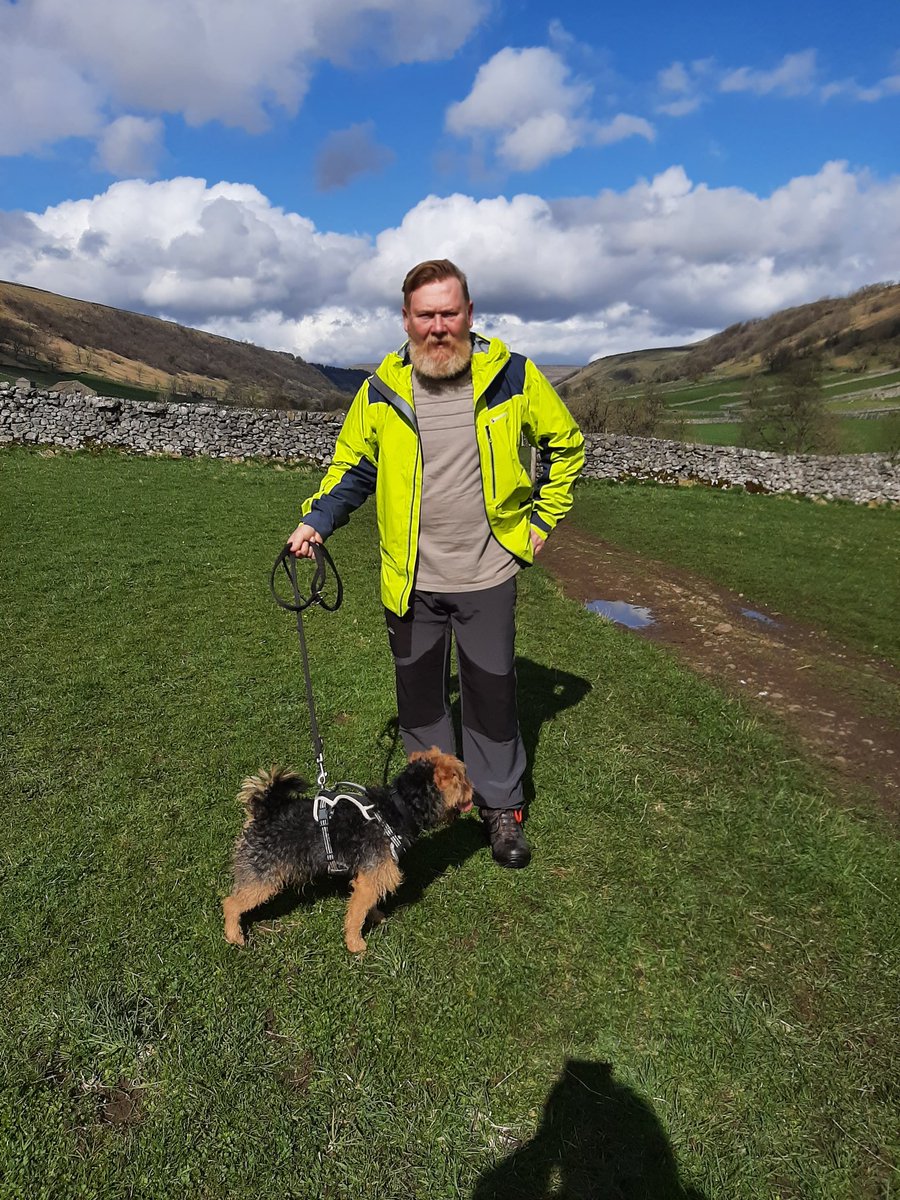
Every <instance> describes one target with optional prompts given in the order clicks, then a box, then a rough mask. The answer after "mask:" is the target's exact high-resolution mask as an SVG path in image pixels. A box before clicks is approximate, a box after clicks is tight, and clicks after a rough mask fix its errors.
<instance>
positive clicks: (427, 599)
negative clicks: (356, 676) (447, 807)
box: [385, 577, 525, 808]
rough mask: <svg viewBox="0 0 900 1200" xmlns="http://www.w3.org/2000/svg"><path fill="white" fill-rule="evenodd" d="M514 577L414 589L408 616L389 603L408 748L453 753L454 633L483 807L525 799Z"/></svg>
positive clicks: (468, 753)
mask: <svg viewBox="0 0 900 1200" xmlns="http://www.w3.org/2000/svg"><path fill="white" fill-rule="evenodd" d="M515 612H516V580H515V577H513V578H512V579H509V580H507V581H506V582H505V583H501V584H498V585H497V587H492V588H485V589H484V590H482V591H478V592H414V593H413V598H412V604H411V606H410V609H409V612H407V613H406V615H405V616H403V617H398V616H397V614H396V613H393V612H391V611H390V610H389V609H385V619H386V621H387V628H388V636H389V638H390V642H391V652H392V653H393V656H394V667H395V670H396V674H397V713H398V715H399V718H400V734H401V737H402V738H403V745H404V746H405V747H406V752H407V754H411V753H412V752H413V751H414V750H427V749H428V748H429V747H431V746H438V747H439V748H440V749H441V750H443V751H444V753H445V754H456V753H457V749H456V738H455V736H454V732H453V723H452V720H451V717H450V697H449V687H450V641H451V635H452V636H453V637H454V638H455V639H456V658H457V663H458V666H459V694H460V702H461V708H462V743H463V744H462V757H463V759H464V761H465V764H466V768H467V770H468V772H469V777H470V779H471V780H472V784H473V786H474V788H475V791H476V792H477V796H476V802H477V803H478V804H480V805H481V806H482V807H484V808H519V807H520V806H521V805H522V803H523V796H522V775H523V774H524V771H525V746H524V744H523V742H522V735H521V733H520V731H519V718H518V712H517V709H516V669H515V636H516V625H515Z"/></svg>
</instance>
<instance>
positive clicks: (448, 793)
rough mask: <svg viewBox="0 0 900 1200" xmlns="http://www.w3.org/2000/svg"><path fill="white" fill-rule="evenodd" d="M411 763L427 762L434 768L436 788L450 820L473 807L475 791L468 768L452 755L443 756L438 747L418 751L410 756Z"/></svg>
mask: <svg viewBox="0 0 900 1200" xmlns="http://www.w3.org/2000/svg"><path fill="white" fill-rule="evenodd" d="M409 761H410V762H411V763H414V762H427V763H429V764H430V765H431V766H432V767H433V768H434V786H435V787H436V788H437V790H438V791H439V792H440V794H441V798H442V799H443V801H444V811H445V814H446V816H447V817H448V818H450V817H455V816H457V815H458V814H459V813H465V812H468V811H469V809H470V808H471V807H472V797H473V795H474V789H473V787H472V782H471V780H470V779H469V776H468V775H467V774H466V768H465V765H464V764H463V763H461V762H460V760H459V759H458V758H455V757H454V756H453V755H452V754H443V753H442V752H441V751H440V750H439V749H438V748H437V746H432V747H431V749H430V750H416V751H414V752H413V753H412V754H411V755H410V756H409Z"/></svg>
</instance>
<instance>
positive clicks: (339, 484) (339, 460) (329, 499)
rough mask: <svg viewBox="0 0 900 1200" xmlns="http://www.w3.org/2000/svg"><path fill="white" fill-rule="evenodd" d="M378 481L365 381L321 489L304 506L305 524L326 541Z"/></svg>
mask: <svg viewBox="0 0 900 1200" xmlns="http://www.w3.org/2000/svg"><path fill="white" fill-rule="evenodd" d="M377 478H378V438H377V431H376V429H375V428H374V425H373V422H372V419H371V409H370V405H369V382H368V380H366V382H365V383H364V384H363V385H362V387H361V388H360V389H359V391H358V392H357V393H356V396H355V397H354V400H353V403H352V404H351V405H350V411H349V412H348V413H347V416H346V417H345V418H344V423H343V425H342V426H341V432H340V433H339V434H338V439H337V443H336V445H335V448H334V455H333V457H332V460H331V465H330V466H329V468H328V470H327V472H326V473H325V478H324V479H323V480H322V486H321V487H320V488H319V490H318V491H317V492H316V493H315V495H313V496H310V497H309V499H308V500H305V501H304V502H303V507H302V510H301V512H302V517H303V520H304V521H305V522H306V524H307V525H311V526H312V527H313V529H315V530H316V531H317V532H318V533H320V534H321V535H322V537H323V538H327V537H328V536H329V535H330V534H331V533H333V532H334V530H335V529H338V528H340V526H341V525H346V524H347V521H348V520H349V519H350V514H351V513H352V512H353V511H354V510H355V509H357V508H359V506H360V505H361V504H362V503H364V501H366V500H367V499H368V498H369V496H371V495H372V493H373V492H374V491H375V481H376V479H377Z"/></svg>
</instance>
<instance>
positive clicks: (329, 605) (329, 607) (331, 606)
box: [269, 542, 344, 613]
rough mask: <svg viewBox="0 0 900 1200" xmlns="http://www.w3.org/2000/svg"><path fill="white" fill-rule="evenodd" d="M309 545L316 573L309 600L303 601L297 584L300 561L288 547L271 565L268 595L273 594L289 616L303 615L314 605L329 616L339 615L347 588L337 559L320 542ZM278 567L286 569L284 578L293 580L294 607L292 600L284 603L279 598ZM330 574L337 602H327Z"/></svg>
mask: <svg viewBox="0 0 900 1200" xmlns="http://www.w3.org/2000/svg"><path fill="white" fill-rule="evenodd" d="M310 545H311V546H312V549H313V557H314V558H315V561H316V569H315V571H314V572H313V577H312V580H311V581H310V586H309V596H307V597H306V598H305V599H304V598H303V597H302V596H301V595H300V588H299V585H298V583H297V558H296V556H295V555H294V554H293V553H292V552H291V548H290V546H289V545H288V544H287V543H285V545H284V548H283V549H282V551H281V553H280V554H279V555H278V557H277V558H276V559H275V562H274V563H273V564H272V570H271V571H270V572H269V591H270V592H271V593H272V599H273V600H274V601H275V603H276V604H277V605H278V607H279V608H284V609H287V611H288V612H294V613H301V612H303V611H304V610H305V609H307V608H309V607H310V605H312V604H318V605H320V606H321V607H322V608H324V609H325V611H326V612H337V610H338V609H339V608H340V607H341V604H342V603H343V601H344V584H343V582H342V581H341V577H340V575H339V574H338V570H337V567H336V566H335V565H334V559H333V558H332V557H331V555H330V554H329V553H328V551H327V550H326V548H325V547H324V546H323V545H320V544H319V543H318V542H310ZM279 567H282V568H283V570H284V573H285V575H287V577H288V579H289V580H290V584H291V592H292V593H293V597H294V603H293V604H291V602H290V601H289V600H285V599H284V598H283V597H282V596H279V595H278V592H277V591H276V590H275V578H276V576H277V574H278V568H279ZM329 572H330V573H331V574H332V575H333V576H334V583H335V598H334V600H331V601H329V600H326V599H325V584H326V582H327V580H328V574H329Z"/></svg>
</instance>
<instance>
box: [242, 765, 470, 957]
mask: <svg viewBox="0 0 900 1200" xmlns="http://www.w3.org/2000/svg"><path fill="white" fill-rule="evenodd" d="M308 786H309V785H308V784H307V783H305V782H304V780H302V779H301V778H300V776H299V775H296V774H294V772H293V771H285V770H282V769H280V768H278V767H274V768H273V769H272V770H271V771H262V772H261V773H260V774H259V775H251V776H249V777H248V778H247V779H245V780H244V783H243V786H242V787H241V790H240V792H239V793H238V799H239V800H240V801H241V802H242V803H243V804H244V806H245V807H246V809H247V820H246V821H245V823H244V828H243V830H242V831H241V834H240V836H239V837H238V840H237V844H236V845H235V849H234V888H233V890H232V893H231V895H230V896H227V897H226V898H225V899H224V900H223V901H222V909H223V912H224V914H225V939H226V941H229V942H231V943H233V944H234V945H236V946H243V945H244V941H245V939H244V934H243V931H242V929H241V917H242V916H243V914H244V913H247V912H249V911H250V910H251V909H253V908H257V907H258V906H259V905H260V904H264V903H265V902H266V901H267V900H270V899H271V898H272V897H273V896H275V895H276V894H277V893H278V892H280V891H281V889H282V888H284V887H286V886H288V885H289V884H293V885H295V886H301V887H302V885H303V884H305V883H308V882H310V881H311V880H312V879H315V878H317V877H321V876H323V875H325V874H326V873H327V871H328V857H327V855H326V852H325V846H324V842H323V839H322V833H321V830H320V828H319V825H318V823H317V821H316V820H315V818H314V816H313V799H312V797H311V796H310V795H309V793H308V791H307V789H308ZM360 800H361V802H362V803H363V804H365V805H371V806H372V811H374V812H376V813H377V814H378V815H379V817H380V818H381V819H380V820H378V819H371V820H367V819H366V817H365V816H364V815H363V814H362V813H361V812H360V810H359V808H357V806H356V805H355V804H353V803H352V802H350V801H347V800H344V801H340V802H339V803H338V804H337V805H336V806H335V807H334V808H333V810H332V812H331V816H330V820H329V826H328V828H329V836H330V838H331V841H332V845H333V848H334V856H335V858H336V859H339V860H341V861H343V862H344V863H346V865H347V868H348V871H349V873H350V875H351V876H352V885H351V892H350V899H349V901H348V904H347V912H346V916H345V917H344V941H345V943H346V945H347V949H348V950H349V951H350V952H351V953H352V954H360V953H362V951H363V950H365V948H366V943H365V940H364V939H363V937H362V929H363V925H364V924H365V922H366V918H367V917H368V916H369V915H370V914H371V916H372V919H373V921H375V920H378V919H380V917H381V914H380V913H379V911H378V908H377V905H378V903H379V901H380V900H383V899H384V897H385V896H387V895H390V893H392V892H395V891H396V890H397V888H398V887H399V886H400V884H401V882H402V880H403V876H402V874H401V873H400V868H399V866H398V865H397V857H396V855H399V853H400V852H401V851H404V850H406V849H408V847H409V846H410V845H411V844H412V843H413V842H414V841H415V840H416V838H417V837H418V836H419V834H420V833H422V832H423V831H424V830H426V829H433V828H434V827H435V826H437V825H440V824H442V823H443V822H445V821H449V820H452V819H453V818H454V817H455V816H457V815H458V814H459V813H463V812H468V811H469V809H470V808H471V807H472V784H471V783H470V781H469V777H468V775H467V774H466V768H465V767H464V766H463V764H462V763H461V762H460V761H459V759H458V758H454V757H453V756H452V755H450V754H442V753H441V752H440V750H438V748H437V746H432V748H431V749H430V750H424V751H416V752H415V753H414V754H411V755H410V756H409V763H408V765H407V766H406V768H405V769H404V770H403V771H401V772H400V774H399V775H398V776H397V777H396V779H394V781H393V783H392V784H391V785H390V787H386V788H385V787H373V788H367V789H366V792H365V796H362V797H360ZM385 825H387V829H386V828H385ZM391 833H393V835H394V838H395V841H394V843H392V841H391Z"/></svg>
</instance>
